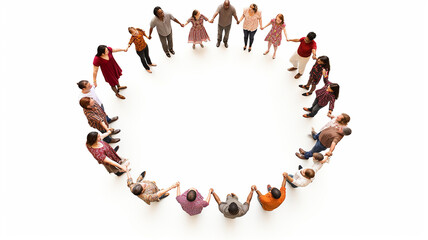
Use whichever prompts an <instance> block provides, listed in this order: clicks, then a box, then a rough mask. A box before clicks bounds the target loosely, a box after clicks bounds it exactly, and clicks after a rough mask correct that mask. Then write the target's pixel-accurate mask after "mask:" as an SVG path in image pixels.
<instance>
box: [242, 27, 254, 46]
mask: <svg viewBox="0 0 428 240" xmlns="http://www.w3.org/2000/svg"><path fill="white" fill-rule="evenodd" d="M256 32H257V29H256V30H255V31H252V32H251V31H248V30H245V29H244V43H245V46H247V43H248V38H250V47H251V46H253V42H254V35H256Z"/></svg>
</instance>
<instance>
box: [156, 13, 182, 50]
mask: <svg viewBox="0 0 428 240" xmlns="http://www.w3.org/2000/svg"><path fill="white" fill-rule="evenodd" d="M153 14H154V15H155V17H154V18H153V19H152V21H151V22H150V32H149V39H152V32H153V28H155V27H156V29H157V31H158V34H159V40H160V41H161V43H162V49H163V51H164V52H165V54H166V56H167V57H171V55H170V54H169V53H171V54H172V55H174V54H175V52H174V49H173V42H172V28H171V20H173V21H174V22H176V23H178V24H179V25H180V26H181V27H184V25H183V24H181V23H180V22H179V21H178V20H177V19H176V18H175V17H174V16H172V14H170V13H164V12H163V10H162V9H161V7H159V6H158V7H155V8H154V9H153Z"/></svg>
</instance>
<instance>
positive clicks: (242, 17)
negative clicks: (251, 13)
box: [238, 13, 245, 24]
mask: <svg viewBox="0 0 428 240" xmlns="http://www.w3.org/2000/svg"><path fill="white" fill-rule="evenodd" d="M244 17H245V16H244V14H243V13H242V16H241V18H240V19H239V21H238V24H239V23H240V22H241V21H242V19H244Z"/></svg>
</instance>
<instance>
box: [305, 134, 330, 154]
mask: <svg viewBox="0 0 428 240" xmlns="http://www.w3.org/2000/svg"><path fill="white" fill-rule="evenodd" d="M320 134H321V132H319V133H318V134H317V135H315V137H314V139H315V140H317V142H316V143H315V145H314V147H313V148H312V149H311V151H308V152H305V158H306V159H309V158H310V157H312V155H313V154H314V153H319V152H322V151H324V150H326V149H327V148H326V147H325V146H324V145H322V143H321V142H320V139H319V136H320Z"/></svg>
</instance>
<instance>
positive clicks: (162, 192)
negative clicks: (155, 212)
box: [157, 182, 178, 197]
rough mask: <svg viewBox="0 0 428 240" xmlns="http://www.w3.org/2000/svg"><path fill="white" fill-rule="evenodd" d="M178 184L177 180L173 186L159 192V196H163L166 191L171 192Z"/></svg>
mask: <svg viewBox="0 0 428 240" xmlns="http://www.w3.org/2000/svg"><path fill="white" fill-rule="evenodd" d="M177 186H178V182H176V183H175V184H173V185H172V186H171V187H169V188H167V189H164V190H162V191H159V192H157V195H158V197H161V196H162V195H164V194H165V193H167V192H169V191H170V190H171V189H174V188H176V187H177Z"/></svg>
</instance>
